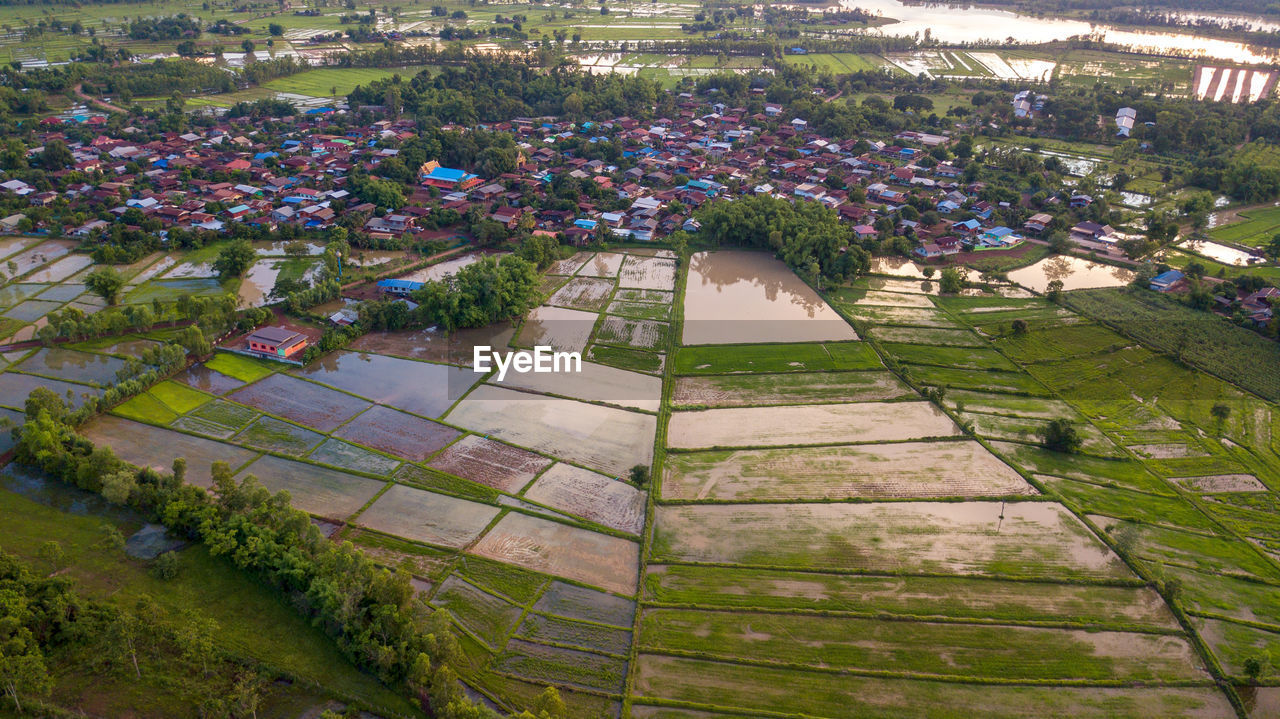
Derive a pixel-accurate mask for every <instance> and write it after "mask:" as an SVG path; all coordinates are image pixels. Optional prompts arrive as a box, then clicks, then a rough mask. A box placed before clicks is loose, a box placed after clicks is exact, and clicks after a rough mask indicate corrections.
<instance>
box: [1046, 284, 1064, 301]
mask: <svg viewBox="0 0 1280 719" xmlns="http://www.w3.org/2000/svg"><path fill="white" fill-rule="evenodd" d="M1062 287H1063V284H1062V280H1050V281H1049V285H1048V286H1047V287H1046V288H1045V290H1047V292H1048V297H1049V300H1050V301H1051V302H1057V301H1058V298H1060V297H1061V296H1062Z"/></svg>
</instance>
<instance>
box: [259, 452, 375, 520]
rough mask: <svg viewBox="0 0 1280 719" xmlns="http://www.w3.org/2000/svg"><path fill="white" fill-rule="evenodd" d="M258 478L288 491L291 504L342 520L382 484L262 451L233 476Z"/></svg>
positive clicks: (265, 484)
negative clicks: (259, 455) (255, 458)
mask: <svg viewBox="0 0 1280 719" xmlns="http://www.w3.org/2000/svg"><path fill="white" fill-rule="evenodd" d="M250 475H252V476H254V477H257V478H258V481H259V482H261V483H262V486H264V487H266V488H267V489H269V490H271V491H272V492H273V493H274V492H281V491H284V492H288V493H289V496H290V498H291V499H292V500H293V502H292V504H293V506H294V507H297V508H298V509H301V510H302V511H304V512H307V513H309V514H314V515H317V516H320V517H327V518H329V519H336V520H342V519H346V518H347V517H349V516H351V515H352V514H354V513H355V512H356V511H357V510H359V509H360V508H361V507H363V506H364V505H365V504H366V503H368V501H369V500H370V499H373V495H375V494H377V493H378V490H380V489H382V486H383V485H384V484H386V483H385V482H383V481H380V480H376V479H369V478H367V477H358V476H356V475H354V474H347V473H346V472H339V471H338V470H336V469H327V468H325V467H317V466H315V465H314V464H306V463H303V462H294V461H293V460H289V459H282V458H280V457H272V456H270V455H264V456H262V457H260V458H258V459H257V460H255V461H254V462H253V463H252V464H250V465H249V466H248V467H245V468H244V469H242V470H240V472H239V473H238V475H237V477H238V478H239V479H243V478H245V477H248V476H250Z"/></svg>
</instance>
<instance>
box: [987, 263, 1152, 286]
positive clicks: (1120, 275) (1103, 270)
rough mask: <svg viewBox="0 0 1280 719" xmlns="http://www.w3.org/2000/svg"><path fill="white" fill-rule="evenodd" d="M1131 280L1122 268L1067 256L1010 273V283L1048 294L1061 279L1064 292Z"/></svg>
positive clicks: (1130, 273)
mask: <svg viewBox="0 0 1280 719" xmlns="http://www.w3.org/2000/svg"><path fill="white" fill-rule="evenodd" d="M1133 277H1134V275H1133V271H1132V270H1126V269H1124V268H1123V267H1114V266H1112V265H1104V264H1100V263H1097V262H1090V261H1088V260H1082V259H1080V258H1079V257H1068V256H1066V255H1056V256H1054V257H1046V258H1045V259H1043V260H1040V261H1039V262H1037V263H1035V264H1034V265H1030V266H1028V267H1023V268H1022V269H1019V270H1014V271H1013V272H1010V273H1009V279H1010V281H1013V282H1017V283H1018V284H1020V285H1022V286H1024V287H1028V288H1030V289H1033V290H1035V291H1036V292H1045V291H1047V290H1048V288H1049V283H1050V282H1053V281H1054V280H1061V281H1062V289H1064V290H1085V289H1093V288H1097V287H1119V286H1121V285H1127V284H1129V283H1130V282H1132V281H1133Z"/></svg>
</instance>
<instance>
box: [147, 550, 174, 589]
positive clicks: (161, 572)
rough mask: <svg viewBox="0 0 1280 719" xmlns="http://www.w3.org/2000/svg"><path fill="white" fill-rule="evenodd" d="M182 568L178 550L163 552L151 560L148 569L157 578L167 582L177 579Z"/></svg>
mask: <svg viewBox="0 0 1280 719" xmlns="http://www.w3.org/2000/svg"><path fill="white" fill-rule="evenodd" d="M181 570H182V560H181V559H179V558H178V553H177V552H162V553H161V554H160V555H159V556H158V557H156V558H155V559H154V560H153V561H152V562H151V568H150V569H149V570H147V571H148V572H150V573H151V576H153V577H155V578H156V579H159V580H161V581H165V582H167V581H169V580H170V579H176V578H177V577H178V573H179V572H180V571H181Z"/></svg>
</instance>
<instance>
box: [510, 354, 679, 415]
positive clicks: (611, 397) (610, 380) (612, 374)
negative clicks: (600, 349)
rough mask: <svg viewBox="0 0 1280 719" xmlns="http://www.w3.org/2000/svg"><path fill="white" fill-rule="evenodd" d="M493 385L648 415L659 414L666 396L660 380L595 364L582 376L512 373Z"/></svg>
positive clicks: (586, 365)
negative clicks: (610, 406)
mask: <svg viewBox="0 0 1280 719" xmlns="http://www.w3.org/2000/svg"><path fill="white" fill-rule="evenodd" d="M490 382H491V383H492V384H494V385H495V386H501V387H513V388H516V389H524V390H529V391H531V392H540V393H543V394H554V395H559V396H562V397H570V398H572V399H581V400H586V401H588V402H605V403H607V404H616V405H619V406H622V407H630V408H632V409H639V410H644V411H647V412H657V411H658V403H659V400H660V399H661V395H662V380H661V379H660V378H658V377H652V376H649V375H644V374H637V373H635V372H628V371H626V370H621V369H617V368H616V367H609V366H607V365H602V364H595V363H592V362H583V363H582V371H581V372H525V373H523V374H520V373H515V372H512V373H509V374H508V375H507V376H506V377H505V378H504V379H503V380H502V382H500V383H499V382H498V381H497V376H496V375H494V376H493V377H492V378H491V379H490Z"/></svg>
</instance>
